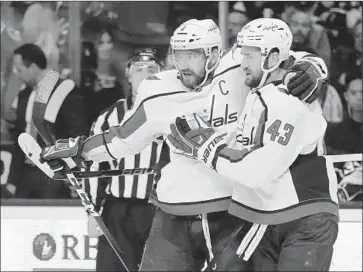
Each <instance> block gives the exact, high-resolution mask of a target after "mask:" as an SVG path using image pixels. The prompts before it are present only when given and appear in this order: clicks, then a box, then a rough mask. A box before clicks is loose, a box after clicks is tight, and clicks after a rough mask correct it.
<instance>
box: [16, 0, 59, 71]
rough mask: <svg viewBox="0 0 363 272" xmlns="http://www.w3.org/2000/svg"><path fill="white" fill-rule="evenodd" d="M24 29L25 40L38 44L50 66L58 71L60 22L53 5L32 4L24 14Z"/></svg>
mask: <svg viewBox="0 0 363 272" xmlns="http://www.w3.org/2000/svg"><path fill="white" fill-rule="evenodd" d="M22 29H23V33H22V34H23V39H24V41H25V42H28V43H34V44H36V45H38V46H39V47H40V48H41V49H42V50H43V52H44V54H45V55H46V57H47V66H48V68H50V69H52V70H55V71H58V70H59V67H58V64H59V49H58V46H57V40H58V37H59V34H60V23H59V22H58V19H57V18H56V16H55V14H54V12H53V10H52V9H51V7H50V6H49V5H47V4H43V3H33V4H31V5H30V6H29V7H28V9H27V10H26V12H25V14H24V18H23V21H22Z"/></svg>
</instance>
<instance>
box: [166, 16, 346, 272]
mask: <svg viewBox="0 0 363 272" xmlns="http://www.w3.org/2000/svg"><path fill="white" fill-rule="evenodd" d="M291 43H292V34H291V32H290V29H289V27H288V26H287V25H286V24H285V23H284V22H283V21H281V20H278V19H267V18H263V19H256V20H254V21H252V22H250V23H249V24H247V25H246V26H245V27H244V28H243V29H242V30H241V32H240V33H239V34H238V45H239V46H241V52H242V54H243V56H244V57H243V60H242V63H241V69H242V70H243V80H244V82H245V84H246V85H247V86H249V87H251V91H250V92H249V94H248V96H247V98H246V104H245V107H244V109H243V112H242V114H241V115H240V116H239V120H238V123H237V127H236V134H237V136H236V142H235V144H234V145H233V148H232V147H231V146H232V145H230V146H228V145H227V144H228V143H226V142H225V141H224V140H223V139H222V138H221V135H222V134H221V133H220V132H218V131H216V130H214V129H213V128H212V127H210V125H209V124H208V123H206V122H205V121H204V120H203V118H201V117H198V116H197V115H194V120H193V118H191V119H190V120H187V118H177V120H176V123H175V124H174V125H172V131H173V133H172V134H171V135H169V136H168V141H169V142H170V143H171V146H174V148H172V150H174V151H175V152H177V153H178V154H185V155H186V156H188V157H194V158H196V159H197V160H198V161H200V162H203V163H205V164H206V165H207V166H208V167H210V168H211V169H214V170H215V171H216V173H219V174H220V175H221V176H223V177H226V178H228V179H231V180H234V181H235V183H234V188H233V196H232V203H231V205H230V207H229V212H230V213H231V214H232V215H235V216H237V217H239V218H241V219H243V220H246V221H248V222H251V223H254V224H253V226H252V228H251V229H250V230H249V232H248V233H246V231H244V230H243V231H241V232H240V233H239V235H238V236H237V237H239V240H238V239H234V241H233V242H231V243H230V244H229V246H228V247H227V249H225V252H233V251H234V252H236V253H237V254H238V255H239V256H241V259H240V260H241V263H243V262H244V261H247V260H248V259H249V257H250V256H251V254H252V253H253V252H254V251H255V252H254V253H253V255H252V259H251V260H252V265H253V266H252V268H251V267H248V268H247V267H245V268H246V270H245V271H250V269H253V271H329V267H330V263H331V258H332V253H333V245H334V243H335V240H336V237H337V233H338V221H339V210H338V203H337V184H336V182H337V181H336V176H335V174H334V169H333V165H332V161H330V159H328V158H325V157H324V156H323V151H324V148H323V137H324V134H325V130H326V126H327V123H326V121H325V119H324V117H323V115H322V110H321V108H320V105H319V104H318V102H317V101H315V102H313V103H312V104H310V105H309V104H307V103H304V102H301V101H300V100H298V99H297V98H295V97H292V96H290V95H288V92H287V90H286V86H285V85H283V84H282V81H281V80H282V79H283V74H285V72H284V71H283V70H282V69H281V68H280V67H281V65H280V64H281V62H283V61H286V60H287V59H288V57H289V50H290V47H291ZM317 70H318V69H316V70H315V71H317ZM276 79H280V81H276ZM323 79H324V76H323V75H322V76H321V78H320V81H321V80H323ZM237 241H238V243H237ZM257 245H258V247H257ZM256 247H257V249H256V250H255V248H256ZM225 257H227V258H228V256H227V255H226V254H225ZM230 265H231V266H226V267H224V268H225V269H226V270H229V271H231V270H233V271H234V270H235V268H236V267H234V265H235V263H234V264H233V263H230ZM246 266H247V263H246ZM238 270H239V271H241V267H240V266H238Z"/></svg>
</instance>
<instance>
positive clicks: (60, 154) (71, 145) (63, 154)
mask: <svg viewBox="0 0 363 272" xmlns="http://www.w3.org/2000/svg"><path fill="white" fill-rule="evenodd" d="M84 140H85V138H84V137H83V136H82V137H77V138H69V139H61V140H58V141H56V142H55V144H54V145H52V146H47V147H45V148H44V149H43V150H42V152H41V154H40V157H41V159H42V160H44V161H46V162H47V163H48V164H49V166H50V168H51V169H52V170H53V171H54V172H59V171H61V170H62V169H63V167H64V163H66V164H67V165H68V166H69V167H70V168H71V169H72V168H75V167H80V168H86V167H88V166H90V162H86V161H85V159H84V158H83V157H82V155H81V153H82V148H83V143H84Z"/></svg>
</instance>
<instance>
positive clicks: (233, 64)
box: [214, 48, 242, 75]
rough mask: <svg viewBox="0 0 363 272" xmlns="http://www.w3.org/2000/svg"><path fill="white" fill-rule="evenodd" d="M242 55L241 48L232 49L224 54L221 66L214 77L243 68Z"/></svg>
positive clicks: (219, 65)
mask: <svg viewBox="0 0 363 272" xmlns="http://www.w3.org/2000/svg"><path fill="white" fill-rule="evenodd" d="M241 62H242V55H241V51H240V49H239V48H230V49H227V50H226V51H224V52H223V53H222V56H221V59H220V61H219V64H218V66H217V68H216V70H215V71H214V75H218V74H221V73H224V72H225V71H228V70H234V69H237V68H239V67H240V66H241Z"/></svg>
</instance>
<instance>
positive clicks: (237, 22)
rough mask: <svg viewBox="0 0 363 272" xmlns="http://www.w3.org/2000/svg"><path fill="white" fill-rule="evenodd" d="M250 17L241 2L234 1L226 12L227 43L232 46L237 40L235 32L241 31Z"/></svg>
mask: <svg viewBox="0 0 363 272" xmlns="http://www.w3.org/2000/svg"><path fill="white" fill-rule="evenodd" d="M249 21H250V18H249V16H248V14H247V11H246V7H245V5H244V4H243V2H236V3H235V4H234V5H233V8H232V11H231V12H230V13H229V14H228V44H229V46H232V45H233V44H234V43H236V41H237V34H238V32H240V31H241V29H242V27H244V26H245V25H246V24H247V23H248V22H249Z"/></svg>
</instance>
